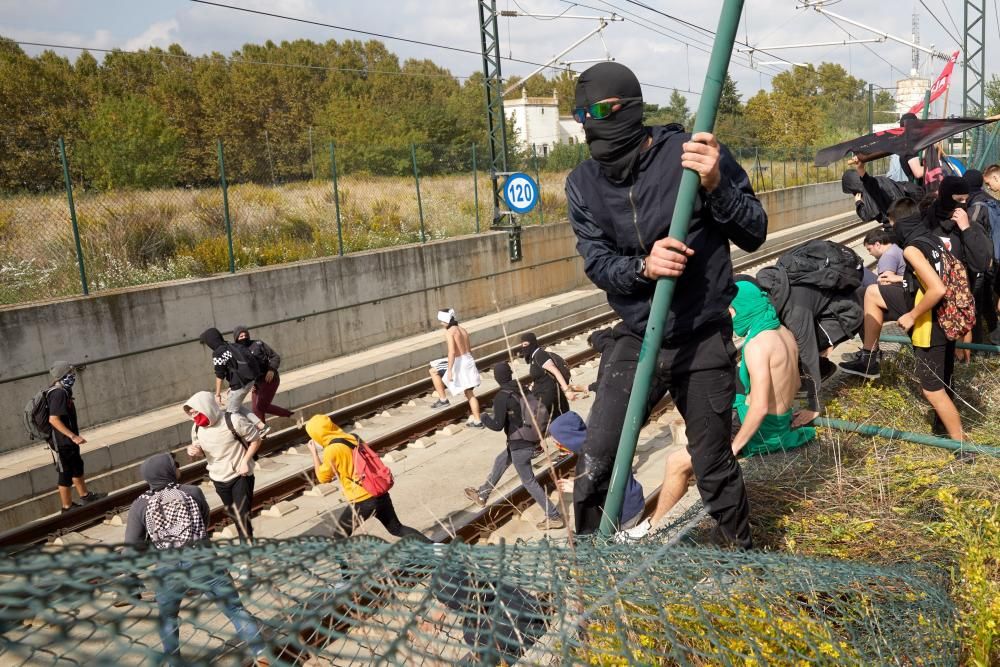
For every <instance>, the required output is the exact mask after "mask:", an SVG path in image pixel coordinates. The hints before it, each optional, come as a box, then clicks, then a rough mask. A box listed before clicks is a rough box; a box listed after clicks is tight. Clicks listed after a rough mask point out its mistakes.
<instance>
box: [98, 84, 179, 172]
mask: <svg viewBox="0 0 1000 667" xmlns="http://www.w3.org/2000/svg"><path fill="white" fill-rule="evenodd" d="M84 133H85V137H86V140H85V142H84V144H83V145H82V146H81V148H80V151H79V157H80V163H81V165H82V166H83V169H84V174H85V175H86V177H87V180H89V181H90V182H92V183H93V184H94V185H96V186H97V187H100V188H107V189H110V188H120V187H138V188H151V187H158V186H165V185H170V184H172V183H173V182H174V181H175V180H176V169H177V161H178V158H179V156H180V152H181V140H180V135H179V134H178V132H177V130H175V129H174V128H173V127H171V126H170V124H169V123H168V122H167V118H166V116H165V115H164V114H163V112H162V111H161V110H160V109H158V108H156V107H155V106H153V104H151V103H150V102H149V101H148V100H147V99H145V98H142V97H139V96H137V95H129V96H128V97H125V98H124V99H119V98H114V97H108V98H105V99H104V100H103V101H102V102H101V103H100V104H99V105H98V106H97V109H95V111H94V114H93V116H91V118H90V119H88V120H87V121H86V122H85V123H84Z"/></svg>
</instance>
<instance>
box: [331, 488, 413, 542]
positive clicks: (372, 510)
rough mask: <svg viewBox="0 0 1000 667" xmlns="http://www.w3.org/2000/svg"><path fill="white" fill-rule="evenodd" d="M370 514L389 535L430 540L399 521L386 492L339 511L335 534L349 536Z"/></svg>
mask: <svg viewBox="0 0 1000 667" xmlns="http://www.w3.org/2000/svg"><path fill="white" fill-rule="evenodd" d="M371 516H374V517H375V518H376V519H378V520H379V521H380V522H381V523H382V525H383V526H385V529H386V530H387V531H389V534H390V535H395V536H396V537H414V538H416V539H418V540H420V541H421V542H430V539H428V538H427V536H426V535H424V534H423V533H421V532H420V531H419V530H417V529H415V528H410V527H409V526H404V525H403V524H402V523H400V521H399V517H397V516H396V508H395V507H393V506H392V498H390V497H389V494H388V493H383V494H382V495H381V496H378V497H375V498H369V499H368V500H362V501H361V502H360V503H354V504H352V505H351V506H349V507H348V508H347V509H345V510H344V511H343V512H341V513H340V516H339V517H337V535H345V536H347V537H350V536H351V535H352V534H353V533H354V529H355V528H356V527H358V526H359V525H361V524H362V523H363V522H364V520H365V519H367V518H368V517H371Z"/></svg>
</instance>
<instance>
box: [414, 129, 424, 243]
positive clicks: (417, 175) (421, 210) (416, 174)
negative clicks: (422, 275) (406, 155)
mask: <svg viewBox="0 0 1000 667" xmlns="http://www.w3.org/2000/svg"><path fill="white" fill-rule="evenodd" d="M410 157H411V158H413V180H414V182H416V184H417V212H418V213H419V214H420V242H421V243H427V234H426V233H425V232H424V205H423V203H422V202H421V201H420V172H418V171H417V146H416V144H410Z"/></svg>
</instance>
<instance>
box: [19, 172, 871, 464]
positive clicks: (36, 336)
mask: <svg viewBox="0 0 1000 667" xmlns="http://www.w3.org/2000/svg"><path fill="white" fill-rule="evenodd" d="M761 200H762V201H763V202H764V205H765V207H766V209H767V210H768V214H769V216H770V220H771V225H770V227H771V229H772V230H775V231H776V230H779V229H783V228H786V227H789V226H792V225H795V224H799V223H802V222H807V221H811V220H815V219H818V218H822V217H826V216H829V215H834V214H836V213H843V212H845V211H850V210H852V204H851V202H850V200H849V199H848V198H847V197H846V196H844V195H843V194H842V193H840V186H839V184H838V183H833V184H820V185H812V186H804V187H799V188H791V189H789V190H780V191H776V192H771V193H765V194H763V195H761ZM523 250H524V259H523V260H522V261H521V262H517V263H511V262H510V261H509V259H508V250H507V236H506V234H505V233H498V232H494V233H484V234H481V235H478V236H466V237H461V238H457V239H451V240H446V241H436V242H432V243H427V244H423V245H420V244H417V245H410V246H402V247H398V248H390V249H386V250H379V251H371V252H364V253H357V254H352V255H347V256H345V257H334V258H327V259H322V260H315V261H309V262H300V263H296V264H291V265H286V266H280V267H273V268H265V269H256V270H250V271H244V272H241V273H239V274H236V275H223V276H217V277H213V278H207V279H201V280H190V281H176V282H172V283H167V284H161V285H157V286H154V287H143V288H133V289H128V290H120V291H115V292H110V293H104V294H101V295H98V296H91V297H83V298H74V299H65V300H59V301H52V302H46V303H43V304H36V305H27V306H19V307H11V308H4V309H0V341H2V343H0V404H2V405H5V406H8V409H7V410H4V411H2V412H0V452H6V451H11V450H15V449H17V448H19V447H21V446H23V445H24V444H26V436H25V433H24V428H23V426H22V425H21V414H20V413H21V406H23V405H24V403H25V401H27V400H28V398H29V397H30V396H31V395H32V394H34V392H35V391H37V389H38V388H40V387H42V386H44V385H45V384H46V383H47V382H48V376H47V374H46V373H45V369H46V368H48V367H49V365H50V364H51V363H52V362H53V361H55V360H57V359H67V360H69V361H72V362H74V363H79V364H87V366H86V369H85V370H84V371H83V373H82V374H81V381H80V383H79V384H78V385H77V387H78V389H77V390H76V391H75V393H76V396H77V409H78V411H79V415H80V423H81V426H82V427H84V428H86V427H90V426H93V425H95V424H100V423H105V422H109V421H113V420H116V419H121V418H124V417H128V416H132V415H137V414H141V413H144V412H146V411H149V410H152V409H154V408H158V407H163V406H166V405H170V404H173V403H177V402H179V401H181V400H183V399H185V398H187V397H188V396H190V395H191V393H192V392H194V391H197V390H198V389H207V388H210V387H211V385H212V382H213V379H212V373H211V354H210V352H209V350H207V349H206V348H204V347H203V346H201V345H200V344H199V343H198V342H197V339H198V335H199V334H200V332H201V331H202V330H203V329H205V328H207V327H209V326H215V327H218V328H219V329H220V330H222V331H229V330H231V329H232V327H233V326H235V325H237V324H246V325H248V326H250V327H251V329H252V331H253V334H254V336H255V337H259V338H262V339H264V340H267V341H268V342H269V343H271V344H272V346H273V347H274V348H275V349H277V350H278V351H280V353H281V355H282V368H285V369H289V368H296V367H300V366H304V365H307V364H311V363H315V362H318V361H322V360H325V359H330V358H332V357H338V356H342V355H346V354H351V353H354V352H357V351H360V350H363V349H367V348H371V347H374V346H376V345H379V344H382V343H385V342H388V341H391V340H396V339H400V338H405V337H407V336H412V335H414V334H417V333H421V332H426V331H428V330H429V329H431V328H434V327H436V326H437V323H436V321H435V319H434V315H435V312H436V311H437V309H438V308H439V307H444V306H450V307H453V308H455V310H456V311H457V312H458V315H459V317H460V318H472V317H478V316H481V315H484V314H486V313H488V312H492V311H495V310H496V309H497V308H500V309H503V308H508V307H510V306H514V305H518V304H521V303H524V302H526V301H529V300H533V299H538V298H542V297H545V296H549V295H552V294H558V293H561V292H565V291H567V290H570V289H574V288H576V287H579V286H582V285H587V284H589V283H588V282H587V279H586V277H585V276H584V274H583V270H582V261H581V260H580V258H579V256H578V255H577V254H576V250H575V238H574V236H573V233H572V230H571V229H570V227H569V225H568V224H566V223H561V224H551V225H545V226H543V227H530V228H527V229H525V230H524V233H523Z"/></svg>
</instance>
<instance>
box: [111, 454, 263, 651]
mask: <svg viewBox="0 0 1000 667" xmlns="http://www.w3.org/2000/svg"><path fill="white" fill-rule="evenodd" d="M140 472H141V473H142V478H143V479H144V480H146V483H147V484H148V485H149V490H148V491H146V492H145V493H143V494H142V495H141V496H139V497H138V498H136V499H135V500H134V501H133V502H132V506H131V507H130V508H129V510H128V521H127V522H126V524H125V544H126V546H128V547H129V548H131V549H133V550H145V549H147V548H149V546H150V544H152V546H153V547H154V548H156V549H180V548H184V547H191V546H194V545H196V544H199V543H203V542H205V543H207V542H208V535H207V532H206V526H207V525H208V520H209V510H208V501H206V500H205V494H204V493H202V491H201V489H200V488H198V487H197V486H193V485H191V484H178V483H177V461H176V460H175V459H174V457H173V456H172V455H171V454H166V453H164V454H156V455H154V456H152V457H150V458H149V459H147V460H146V461H145V462H144V463H143V464H142V467H141V468H140ZM212 560H213V562H211V563H209V564H208V568H207V570H206V568H205V567H199V568H197V570H195V569H194V568H193V567H192V566H193V565H194V563H193V562H190V561H181V562H176V561H172V562H169V564H162V565H160V566H158V567H157V568H156V570H154V571H153V575H152V576H153V580H154V581H155V583H156V604H157V606H158V607H159V611H160V620H159V625H158V629H159V632H160V640H161V641H162V643H163V653H164V654H165V656H166V662H167V664H170V665H183V664H187V663H186V662H185V661H184V660H183V659H182V658H181V653H180V650H181V644H180V623H179V621H178V616H179V614H180V608H181V603H182V602H183V601H184V599H185V598H186V597H188V592H189V590H191V589H194V590H197V591H199V592H200V593H201V594H202V595H205V596H206V597H208V599H209V600H212V601H213V602H215V603H216V605H218V607H219V608H220V609H221V610H222V612H223V613H224V614H225V615H226V617H227V618H228V619H229V620H230V622H231V623H232V624H233V627H234V628H235V629H236V634H237V635H238V636H239V638H240V639H241V640H242V641H243V642H244V643H245V644H246V645H247V646H248V647H249V648H250V649H251V651H252V652H253V654H254V656H255V658H254V663H253V664H255V665H267V664H268V663H269V660H268V659H267V656H266V654H265V644H264V641H263V637H262V635H261V629H260V625H258V624H257V621H255V620H254V618H253V616H251V615H250V612H248V611H247V610H246V607H244V606H243V603H242V602H241V601H240V596H239V593H238V592H237V591H236V587H235V585H234V583H233V578H232V577H231V576H230V575H229V572H228V571H227V570H226V568H225V565H224V564H223V563H221V562H220V561H217V560H216V559H215V558H214V557H213V558H212ZM195 571H196V572H197V573H196V574H193V572H195Z"/></svg>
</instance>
